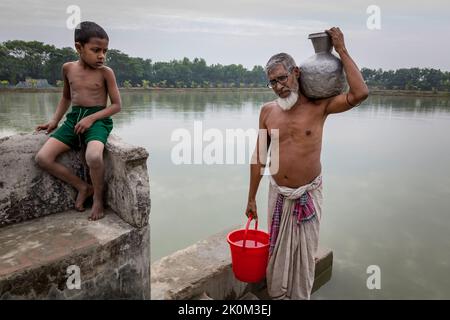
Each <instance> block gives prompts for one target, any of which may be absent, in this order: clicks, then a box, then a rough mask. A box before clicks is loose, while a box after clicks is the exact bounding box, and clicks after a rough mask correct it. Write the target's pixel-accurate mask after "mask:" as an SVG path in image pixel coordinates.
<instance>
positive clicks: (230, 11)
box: [0, 0, 450, 71]
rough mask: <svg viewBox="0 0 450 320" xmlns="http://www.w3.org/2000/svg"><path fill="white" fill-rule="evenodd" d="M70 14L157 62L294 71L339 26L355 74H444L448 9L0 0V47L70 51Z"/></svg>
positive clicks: (439, 1) (285, 0)
mask: <svg viewBox="0 0 450 320" xmlns="http://www.w3.org/2000/svg"><path fill="white" fill-rule="evenodd" d="M71 5H76V6H78V7H79V8H80V10H81V19H82V20H90V21H95V22H97V23H99V24H100V25H102V26H103V27H104V28H105V30H106V31H107V32H108V34H109V37H110V48H115V49H119V50H121V51H123V52H125V53H127V54H129V55H131V56H139V57H143V58H151V59H152V60H153V61H168V60H171V59H181V58H183V57H188V58H194V57H202V58H205V59H206V61H207V63H208V64H213V63H222V64H230V63H240V64H243V65H244V66H246V67H248V68H251V67H252V66H253V65H264V64H265V62H266V61H267V59H268V58H269V57H270V56H271V55H272V54H274V53H277V52H281V51H284V52H288V53H290V54H292V55H293V57H294V58H295V59H296V61H297V63H300V62H301V61H302V60H304V59H306V58H307V57H309V56H311V55H312V54H313V53H314V52H313V49H312V46H311V44H310V41H309V40H308V39H307V36H308V34H309V33H313V32H320V31H323V30H324V29H327V28H330V27H331V26H339V27H340V28H341V30H342V31H343V32H344V35H345V40H346V44H347V48H348V50H349V52H350V54H351V55H352V56H353V58H354V60H355V61H356V62H357V64H358V65H359V66H360V67H369V68H383V69H397V68H403V67H433V68H440V69H442V70H447V71H450V44H449V40H448V39H449V34H450V1H448V0H429V1H419V0H410V1H406V0H403V1H395V2H394V1H390V0H369V1H366V0H359V1H357V0H341V1H331V0H324V1H321V0H315V1H312V0H307V1H301V0H278V1H274V0H271V1H269V0H226V1H218V0H147V1H140V0H128V1H120V2H119V1H117V2H113V1H100V0H97V1H92V0H90V1H85V0H80V1H77V0H70V1H65V0H50V1H37V0H34V1H30V0H25V1H17V0H0V41H5V40H11V39H22V40H38V41H42V42H45V43H50V44H54V45H55V46H57V47H63V46H73V30H70V29H68V28H67V26H66V25H67V24H66V22H67V20H68V19H69V17H70V14H69V13H67V8H68V7H69V6H71ZM370 5H376V6H378V7H379V9H380V18H381V19H380V21H381V29H379V30H378V29H374V30H371V29H369V28H368V27H367V20H368V19H370V17H371V15H372V14H373V11H371V12H370V13H367V9H368V7H369V6H370ZM371 21H373V20H371Z"/></svg>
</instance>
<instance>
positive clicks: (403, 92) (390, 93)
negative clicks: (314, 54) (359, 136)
mask: <svg viewBox="0 0 450 320" xmlns="http://www.w3.org/2000/svg"><path fill="white" fill-rule="evenodd" d="M61 91H62V88H57V87H55V88H0V93H2V92H23V93H33V92H34V93H36V92H61ZM141 91H148V92H164V91H174V92H177V91H178V92H185V91H200V92H201V91H205V92H214V91H223V92H233V91H254V92H268V93H269V92H270V89H267V88H250V87H245V88H120V92H141ZM370 95H373V96H380V95H384V96H408V97H450V92H446V91H414V90H381V89H371V90H370Z"/></svg>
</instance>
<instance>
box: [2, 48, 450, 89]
mask: <svg viewBox="0 0 450 320" xmlns="http://www.w3.org/2000/svg"><path fill="white" fill-rule="evenodd" d="M77 59H78V56H77V53H76V51H75V50H74V49H73V48H70V47H64V48H56V47H55V46H53V45H48V44H44V43H42V42H39V41H22V40H10V41H5V42H3V43H0V86H9V85H15V84H17V83H18V82H19V81H24V80H25V79H27V78H28V79H30V78H31V79H46V80H47V81H48V83H50V84H51V85H54V86H61V85H62V81H61V80H62V77H61V66H62V64H63V63H65V62H67V61H74V60H77ZM107 65H108V66H110V67H111V68H112V69H113V70H114V72H115V74H116V79H117V82H118V84H119V86H122V87H163V88H199V87H213V88H220V87H227V88H229V87H231V88H233V87H264V86H265V85H266V83H267V79H266V75H265V72H264V68H263V67H262V66H254V67H253V68H252V69H251V70H248V69H246V68H245V67H243V66H242V65H241V64H231V65H221V64H212V65H207V64H206V61H205V60H204V59H202V58H195V59H193V60H190V59H188V58H183V59H181V60H171V61H169V62H153V61H152V60H151V59H143V58H137V57H130V56H128V55H127V54H126V53H123V52H121V51H119V50H115V49H111V50H109V51H108V54H107ZM361 72H362V74H363V76H364V79H365V80H366V82H367V84H368V86H369V87H371V88H378V89H397V90H439V91H450V72H446V71H441V70H436V69H429V68H423V69H421V68H409V69H398V70H387V71H386V70H385V71H383V70H382V69H377V70H375V69H368V68H363V69H362V70H361Z"/></svg>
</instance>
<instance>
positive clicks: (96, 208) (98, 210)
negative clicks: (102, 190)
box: [88, 199, 105, 221]
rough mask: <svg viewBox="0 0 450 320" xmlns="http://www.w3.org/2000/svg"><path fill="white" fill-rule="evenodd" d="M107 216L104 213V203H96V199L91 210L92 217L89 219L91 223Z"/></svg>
mask: <svg viewBox="0 0 450 320" xmlns="http://www.w3.org/2000/svg"><path fill="white" fill-rule="evenodd" d="M104 216H105V214H104V213H103V203H102V202H101V201H96V200H95V199H94V204H93V206H92V210H91V216H90V217H89V219H88V220H89V221H95V220H100V219H101V218H103V217H104Z"/></svg>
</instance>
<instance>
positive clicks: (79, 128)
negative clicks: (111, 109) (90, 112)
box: [74, 117, 94, 134]
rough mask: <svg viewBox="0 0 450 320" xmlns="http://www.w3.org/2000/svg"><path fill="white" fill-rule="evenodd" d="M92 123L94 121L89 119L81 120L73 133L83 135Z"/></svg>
mask: <svg viewBox="0 0 450 320" xmlns="http://www.w3.org/2000/svg"><path fill="white" fill-rule="evenodd" d="M93 123H94V120H93V119H92V118H91V117H86V118H83V119H82V120H81V121H80V122H78V123H77V124H76V125H75V130H74V131H75V133H76V134H80V133H84V132H85V131H86V130H87V129H89V128H90V127H91V126H92V124H93Z"/></svg>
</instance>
